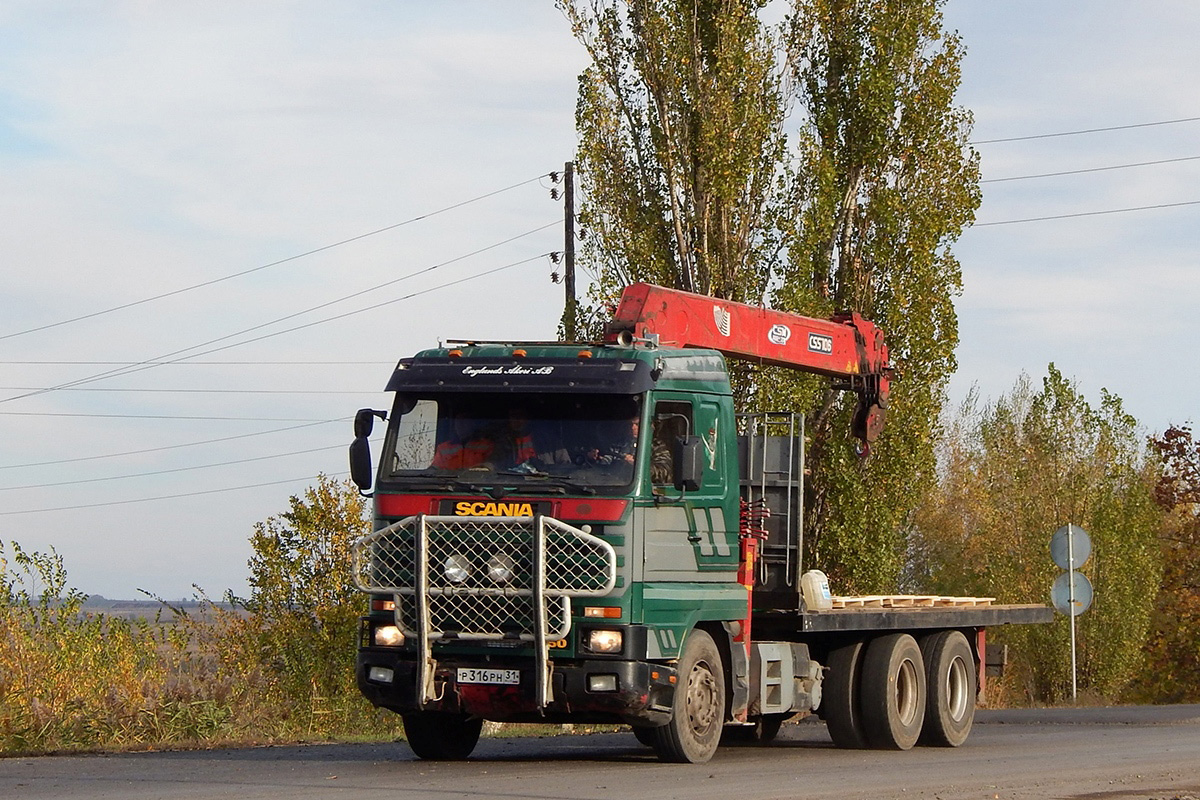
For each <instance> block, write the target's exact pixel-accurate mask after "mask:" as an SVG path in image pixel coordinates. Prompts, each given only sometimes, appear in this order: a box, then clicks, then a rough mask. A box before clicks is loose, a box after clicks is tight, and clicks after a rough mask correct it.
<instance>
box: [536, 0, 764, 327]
mask: <svg viewBox="0 0 1200 800" xmlns="http://www.w3.org/2000/svg"><path fill="white" fill-rule="evenodd" d="M763 5H764V2H763V0H631V2H618V1H617V0H560V2H559V7H560V8H561V9H562V10H563V12H564V13H565V15H566V17H567V19H568V20H569V21H570V23H571V26H572V30H573V32H574V34H575V36H576V37H577V38H578V39H579V41H580V42H582V43H583V45H584V46H585V47H586V48H587V50H588V52H589V54H590V55H591V57H592V65H591V66H589V67H588V68H587V69H586V70H584V72H583V74H582V75H580V76H579V101H578V106H577V109H576V124H577V128H578V132H579V149H578V153H577V156H576V164H577V167H578V172H579V175H580V185H581V188H582V192H583V202H582V205H581V210H580V215H579V221H580V224H581V226H582V227H583V228H584V229H585V230H586V231H587V236H586V238H585V240H584V242H583V246H582V248H581V253H580V257H581V261H582V262H583V264H584V266H585V267H589V268H591V269H592V270H593V272H594V274H595V276H596V278H597V281H596V285H595V287H594V290H593V298H592V299H593V301H594V302H595V303H596V305H597V306H598V307H597V308H595V309H594V310H595V311H596V312H598V313H599V315H601V316H606V315H607V309H606V308H605V305H606V304H611V303H612V302H613V301H614V300H615V298H616V297H617V296H619V294H620V290H621V289H622V288H623V287H624V286H625V285H627V284H629V283H632V282H634V281H639V280H641V281H648V282H651V283H656V284H659V285H662V286H668V287H672V288H677V289H683V290H686V291H690V292H698V293H701V294H709V295H713V296H715V297H722V298H726V299H731V300H749V301H751V302H759V301H761V299H762V298H763V293H764V290H765V288H766V285H767V280H768V277H769V275H770V274H771V268H772V266H773V264H774V263H775V261H776V257H777V254H778V252H779V249H780V237H779V225H778V215H779V214H780V213H781V212H782V205H781V203H782V200H783V196H782V193H781V179H782V177H783V172H784V166H785V164H784V156H785V149H784V148H785V144H786V140H785V137H784V135H783V127H782V126H783V119H784V115H785V110H786V105H785V101H784V97H783V93H782V88H781V87H782V83H781V79H782V69H781V66H780V61H779V49H778V46H777V42H776V39H775V37H774V35H773V34H772V32H771V31H769V30H768V29H767V28H765V27H764V26H763V25H762V23H761V22H760V21H759V19H758V16H757V12H758V11H759V10H760V9H761V7H762V6H763ZM594 321H595V322H599V321H601V320H598V319H597V320H594Z"/></svg>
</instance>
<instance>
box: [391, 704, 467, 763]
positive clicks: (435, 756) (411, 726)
mask: <svg viewBox="0 0 1200 800" xmlns="http://www.w3.org/2000/svg"><path fill="white" fill-rule="evenodd" d="M482 730H483V720H482V719H472V718H471V717H470V716H468V715H466V714H446V713H442V712H440V711H412V712H409V713H407V714H405V715H404V738H405V739H407V740H408V746H409V747H411V748H412V751H413V752H414V753H416V754H417V757H418V758H423V759H425V760H426V761H462V760H463V759H465V758H466V757H467V756H469V755H471V751H473V750H474V749H475V744H476V743H477V742H478V741H479V734H480V732H481V731H482Z"/></svg>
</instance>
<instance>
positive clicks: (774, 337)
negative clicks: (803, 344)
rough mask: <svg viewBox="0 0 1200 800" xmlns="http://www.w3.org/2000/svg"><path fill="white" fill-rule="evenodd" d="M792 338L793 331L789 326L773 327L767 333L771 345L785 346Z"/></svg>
mask: <svg viewBox="0 0 1200 800" xmlns="http://www.w3.org/2000/svg"><path fill="white" fill-rule="evenodd" d="M791 338H792V329H791V328H789V327H788V326H787V325H772V326H771V330H769V331H767V341H768V342H770V343H771V344H777V345H780V346H782V345H785V344H787V343H788V339H791Z"/></svg>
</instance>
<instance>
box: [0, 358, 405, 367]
mask: <svg viewBox="0 0 1200 800" xmlns="http://www.w3.org/2000/svg"><path fill="white" fill-rule="evenodd" d="M144 363H152V362H145V361H0V364H7V365H12V366H33V367H103V366H119V367H130V366H136V365H138V364H144ZM163 363H164V364H180V365H182V366H185V367H264V366H266V367H270V366H288V367H323V366H338V367H347V366H349V367H354V366H372V367H378V366H395V364H396V361H395V359H393V360H391V361H187V362H182V361H167V362H163Z"/></svg>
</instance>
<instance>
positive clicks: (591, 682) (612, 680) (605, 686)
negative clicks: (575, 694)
mask: <svg viewBox="0 0 1200 800" xmlns="http://www.w3.org/2000/svg"><path fill="white" fill-rule="evenodd" d="M616 690H617V676H616V675H588V691H589V692H615V691H616Z"/></svg>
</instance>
